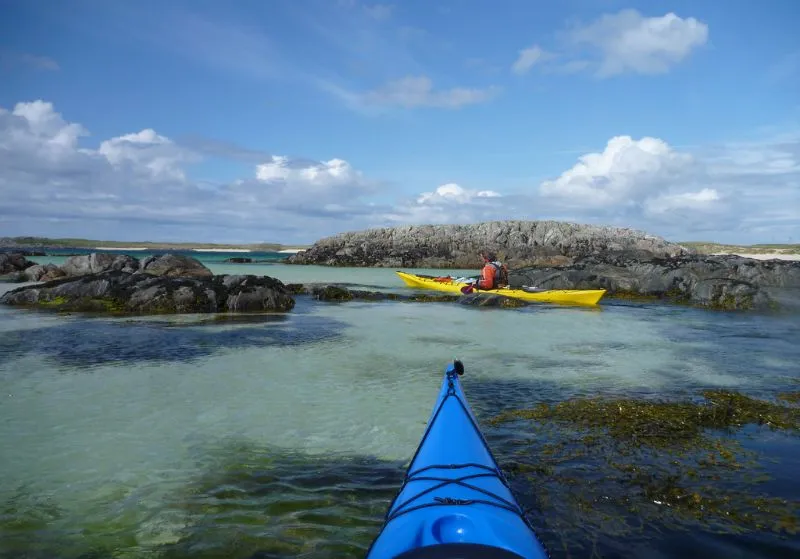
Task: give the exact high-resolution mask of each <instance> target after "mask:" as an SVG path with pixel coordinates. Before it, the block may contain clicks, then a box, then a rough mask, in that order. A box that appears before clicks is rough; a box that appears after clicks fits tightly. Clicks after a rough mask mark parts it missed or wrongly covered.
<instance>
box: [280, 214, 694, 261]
mask: <svg viewBox="0 0 800 559" xmlns="http://www.w3.org/2000/svg"><path fill="white" fill-rule="evenodd" d="M481 249H489V250H494V251H496V252H497V255H498V257H499V258H500V259H501V260H503V261H504V262H506V263H507V264H508V265H509V266H511V267H521V266H528V265H549V266H560V265H567V264H571V263H573V262H574V261H575V260H576V259H579V258H583V257H586V256H591V255H619V254H624V255H627V256H628V257H633V258H640V259H647V258H653V257H670V256H676V255H681V254H690V253H691V252H692V251H691V250H690V249H688V248H686V247H683V246H681V245H677V244H674V243H670V242H668V241H666V240H664V239H663V238H661V237H656V236H654V235H648V234H646V233H644V232H641V231H635V230H632V229H623V228H617V227H598V226H594V225H580V224H576V223H564V222H558V221H493V222H486V223H478V224H473V225H420V226H405V227H394V228H383V229H369V230H366V231H356V232H349V233H341V234H339V235H333V236H331V237H327V238H325V239H322V240H319V241H317V242H316V243H314V245H313V246H312V247H311V248H309V249H308V250H306V251H303V252H300V253H298V254H295V255H293V256H290V257H289V258H288V259H287V262H288V263H290V264H323V265H328V266H377V267H430V268H476V267H478V266H479V265H480V260H479V258H478V252H479V251H480V250H481Z"/></svg>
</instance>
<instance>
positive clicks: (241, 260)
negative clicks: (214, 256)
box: [223, 256, 253, 264]
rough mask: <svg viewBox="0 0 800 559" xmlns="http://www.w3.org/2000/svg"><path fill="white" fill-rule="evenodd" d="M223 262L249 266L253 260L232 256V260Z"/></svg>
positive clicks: (227, 259) (228, 259)
mask: <svg viewBox="0 0 800 559" xmlns="http://www.w3.org/2000/svg"><path fill="white" fill-rule="evenodd" d="M223 262H228V263H230V264H250V263H252V262H253V259H252V258H246V257H244V256H234V257H233V258H226V259H225V260H223Z"/></svg>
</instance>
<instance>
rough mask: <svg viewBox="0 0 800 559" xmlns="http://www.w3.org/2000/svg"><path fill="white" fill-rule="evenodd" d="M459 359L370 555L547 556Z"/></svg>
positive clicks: (425, 558)
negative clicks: (480, 418) (490, 439)
mask: <svg viewBox="0 0 800 559" xmlns="http://www.w3.org/2000/svg"><path fill="white" fill-rule="evenodd" d="M463 374H464V366H463V364H462V363H461V362H460V361H458V360H456V361H454V362H453V363H452V364H450V365H449V366H448V367H447V369H446V370H445V373H444V379H443V381H442V385H441V389H440V390H439V395H438V397H437V399H436V403H435V405H434V407H433V413H432V414H431V417H430V419H429V421H428V426H427V428H426V429H425V433H424V434H423V435H422V440H421V441H420V443H419V446H418V447H417V451H416V453H415V454H414V457H413V458H412V460H411V464H409V466H408V470H407V471H406V476H405V480H404V481H403V484H402V486H401V487H400V491H399V492H398V494H397V496H396V497H395V498H394V500H393V501H392V503H391V504H390V505H389V509H388V511H387V513H386V518H385V520H384V524H383V526H382V528H381V531H380V533H379V534H378V536H377V537H376V538H375V540H374V541H373V542H372V545H371V546H370V549H369V551H368V552H367V559H390V558H394V559H479V558H480V559H546V558H547V557H549V555H548V553H547V551H546V550H545V548H544V546H543V545H542V543H541V542H540V541H539V539H538V537H537V536H536V533H535V531H534V529H533V527H532V526H531V525H530V523H529V522H528V520H527V518H526V517H525V513H524V511H523V509H522V507H521V506H520V505H519V503H518V502H517V500H516V498H515V497H514V495H513V494H512V493H511V490H510V488H509V487H508V483H507V481H506V479H505V476H504V475H503V473H502V472H501V470H500V468H499V466H498V465H497V462H496V460H495V458H494V456H493V455H492V452H491V450H490V449H489V445H488V444H487V442H486V439H485V438H484V436H483V434H482V433H481V430H480V428H479V427H478V422H477V420H476V419H475V416H474V414H473V412H472V410H471V409H470V406H469V403H468V402H467V399H466V397H465V396H464V392H463V390H462V388H461V385H460V382H459V379H458V377H459V376H460V375H463Z"/></svg>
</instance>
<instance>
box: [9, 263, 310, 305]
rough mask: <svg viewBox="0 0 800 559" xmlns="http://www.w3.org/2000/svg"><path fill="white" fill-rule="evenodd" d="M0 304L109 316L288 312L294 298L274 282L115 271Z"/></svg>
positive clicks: (17, 292)
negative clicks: (108, 314) (124, 314)
mask: <svg viewBox="0 0 800 559" xmlns="http://www.w3.org/2000/svg"><path fill="white" fill-rule="evenodd" d="M0 304H5V305H12V306H24V307H36V308H43V309H53V310H59V311H75V312H83V311H86V312H111V313H142V314H153V313H217V312H245V311H246V312H255V311H272V312H287V311H290V310H291V309H292V308H294V304H295V301H294V298H293V297H292V295H291V293H290V292H289V291H288V290H287V289H286V287H285V286H284V285H283V283H282V282H280V281H279V280H277V279H274V278H270V277H257V276H237V277H236V280H233V281H231V280H229V279H228V278H227V277H226V276H212V277H191V278H189V277H180V278H175V277H169V276H165V275H162V276H152V275H149V274H138V273H136V274H131V273H127V272H124V271H122V270H111V271H106V272H101V273H99V274H92V275H86V276H79V277H67V278H62V279H58V280H54V281H50V282H47V283H43V284H38V285H33V286H24V287H20V288H17V289H14V290H12V291H9V292H7V293H5V294H4V295H3V296H2V297H0Z"/></svg>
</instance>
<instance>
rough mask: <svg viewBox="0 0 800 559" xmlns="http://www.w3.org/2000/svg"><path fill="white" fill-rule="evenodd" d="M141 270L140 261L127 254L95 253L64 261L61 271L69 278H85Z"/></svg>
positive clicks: (71, 257)
mask: <svg viewBox="0 0 800 559" xmlns="http://www.w3.org/2000/svg"><path fill="white" fill-rule="evenodd" d="M138 269H139V261H138V260H137V259H135V258H133V257H131V256H128V255H127V254H109V253H107V252H93V253H91V254H83V255H80V256H70V257H69V258H67V259H66V261H64V264H63V265H62V266H61V270H63V271H64V273H65V274H66V275H67V276H73V277H75V276H85V275H88V274H99V273H101V272H107V271H109V270H121V271H124V272H128V273H131V272H134V271H136V270H138Z"/></svg>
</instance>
